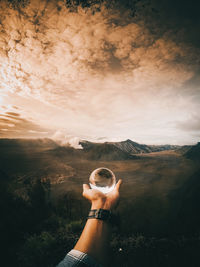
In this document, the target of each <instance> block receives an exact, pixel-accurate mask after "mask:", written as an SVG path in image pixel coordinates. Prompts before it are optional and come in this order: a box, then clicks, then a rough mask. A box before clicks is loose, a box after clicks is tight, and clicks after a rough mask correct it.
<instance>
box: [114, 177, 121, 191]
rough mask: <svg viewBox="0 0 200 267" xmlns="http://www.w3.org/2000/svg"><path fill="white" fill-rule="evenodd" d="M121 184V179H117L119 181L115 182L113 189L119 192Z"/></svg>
mask: <svg viewBox="0 0 200 267" xmlns="http://www.w3.org/2000/svg"><path fill="white" fill-rule="evenodd" d="M121 184H122V179H119V181H118V182H117V184H116V186H115V189H116V190H117V191H118V192H119V189H120V186H121Z"/></svg>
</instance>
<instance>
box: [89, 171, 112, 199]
mask: <svg viewBox="0 0 200 267" xmlns="http://www.w3.org/2000/svg"><path fill="white" fill-rule="evenodd" d="M89 181H90V186H91V188H92V189H97V190H99V191H101V192H103V193H105V194H106V193H109V192H111V191H112V190H113V189H114V187H115V184H116V178H115V175H114V173H113V172H112V171H111V170H109V169H108V168H103V167H101V168H98V169H96V170H94V171H93V172H92V173H91V175H90V178H89Z"/></svg>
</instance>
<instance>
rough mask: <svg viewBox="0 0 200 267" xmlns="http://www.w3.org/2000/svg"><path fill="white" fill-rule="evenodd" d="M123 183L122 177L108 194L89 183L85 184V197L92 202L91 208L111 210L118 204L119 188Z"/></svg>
mask: <svg viewBox="0 0 200 267" xmlns="http://www.w3.org/2000/svg"><path fill="white" fill-rule="evenodd" d="M121 183H122V180H121V179H120V180H119V181H118V182H117V184H116V186H115V188H114V189H113V190H112V191H111V192H109V193H107V194H104V193H102V192H100V191H98V190H96V189H91V188H90V186H89V185H88V184H83V197H85V198H86V199H88V200H89V201H90V202H91V204H92V207H91V209H106V210H111V209H113V208H115V207H116V206H117V203H118V201H119V188H120V185H121Z"/></svg>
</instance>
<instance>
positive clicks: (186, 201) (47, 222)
mask: <svg viewBox="0 0 200 267" xmlns="http://www.w3.org/2000/svg"><path fill="white" fill-rule="evenodd" d="M127 141H128V145H127V142H126V143H125V142H124V143H123V144H122V145H123V147H122V145H121V144H120V145H118V144H117V145H116V144H115V147H113V144H110V143H109V144H104V145H98V144H94V145H93V144H91V143H89V148H88V143H87V148H85V149H83V150H75V149H73V148H71V147H61V146H58V145H57V144H56V143H54V142H53V141H51V140H35V141H33V140H32V141H28V142H27V141H23V140H21V141H16V140H15V141H13V140H0V151H1V153H0V183H1V187H0V212H1V221H0V231H1V233H0V234H1V246H2V248H1V252H3V253H2V255H3V256H2V259H1V262H3V264H2V266H20V267H25V266H27V267H29V266H30V267H34V266H38V267H40V266H49V267H50V266H55V265H56V263H58V262H59V261H60V260H61V259H62V258H63V257H64V255H65V253H66V252H67V251H68V250H70V249H71V248H73V246H74V244H75V242H76V240H77V238H78V237H79V235H80V232H81V229H82V227H83V225H84V222H85V217H86V215H87V212H88V209H89V204H88V203H87V201H85V200H84V199H82V196H81V191H82V183H87V181H88V177H89V174H90V173H91V171H92V170H93V169H95V168H97V167H101V166H104V167H108V168H110V169H111V170H113V171H114V172H115V174H116V177H117V179H119V178H122V180H123V186H122V189H121V201H120V205H119V207H118V212H119V214H120V225H119V226H118V227H117V228H116V229H114V231H113V236H112V241H111V251H110V255H111V257H110V258H111V259H112V262H110V266H148V267H149V266H152V267H154V266H155V267H156V266H164V267H165V266H167V267H168V266H169V267H171V266H176V267H177V266H200V260H199V249H200V226H199V225H200V206H199V204H200V194H199V191H200V167H199V166H200V164H199V162H200V159H199V144H198V145H196V146H194V147H183V148H180V147H177V148H176V147H174V150H163V147H162V149H160V148H159V150H163V151H158V152H152V150H151V151H150V150H149V147H147V146H144V145H143V147H138V144H137V150H135V149H136V148H135V147H133V146H134V144H133V143H131V142H129V141H130V140H127ZM135 144H136V143H135ZM116 147H117V149H116ZM118 147H120V151H119V150H118ZM124 147H125V150H121V149H122V148H123V149H124ZM132 148H133V149H134V151H135V153H131V150H130V149H132ZM140 149H143V151H142V152H141V150H140ZM144 149H145V150H147V149H148V153H147V151H145V150H144ZM150 149H151V148H150ZM153 149H154V151H157V150H158V148H155V147H153ZM175 149H176V150H175ZM93 155H96V157H94V156H93ZM124 157H125V158H124Z"/></svg>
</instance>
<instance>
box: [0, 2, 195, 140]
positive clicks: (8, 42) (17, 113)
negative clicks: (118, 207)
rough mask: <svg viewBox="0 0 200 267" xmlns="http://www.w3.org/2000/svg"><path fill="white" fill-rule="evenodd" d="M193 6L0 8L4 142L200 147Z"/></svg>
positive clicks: (120, 4)
mask: <svg viewBox="0 0 200 267" xmlns="http://www.w3.org/2000/svg"><path fill="white" fill-rule="evenodd" d="M199 29H200V16H199V7H198V4H197V1H194V0H192V1H183V0H182V1H179V0H173V1H172V0H168V1H167V0H160V1H158V0H137V1H134V0H132V1H130V0H129V1H128V0H124V1H120V0H112V1H108V0H107V1H103V0H101V1H100V0H96V1H93V0H90V1H89V0H79V1H78V0H71V1H65V0H63V1H56V0H54V1H47V0H30V1H29V2H28V1H26V0H21V1H19V2H18V1H17V0H9V1H1V2H0V138H5V137H9V138H18V137H26V138H37V137H51V138H54V139H61V140H63V141H67V140H69V139H70V140H71V142H77V140H78V138H81V139H88V140H93V141H106V140H124V139H127V138H130V139H132V140H135V141H137V142H141V143H146V144H166V143H170V144H192V143H196V142H197V141H199V140H200V68H199V67H200V34H199Z"/></svg>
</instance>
